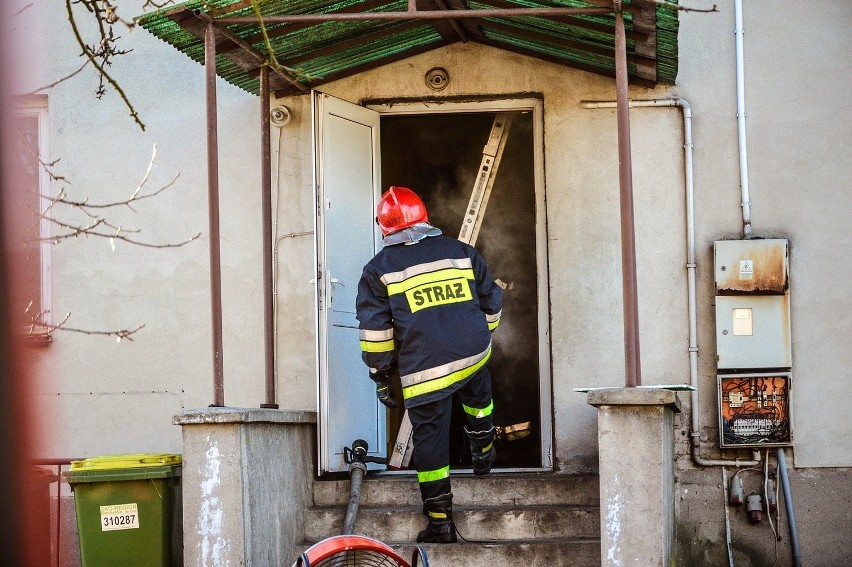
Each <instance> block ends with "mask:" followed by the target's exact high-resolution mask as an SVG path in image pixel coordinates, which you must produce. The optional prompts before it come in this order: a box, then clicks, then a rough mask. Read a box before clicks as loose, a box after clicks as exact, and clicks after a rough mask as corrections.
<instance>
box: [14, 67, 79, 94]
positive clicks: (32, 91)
mask: <svg viewBox="0 0 852 567" xmlns="http://www.w3.org/2000/svg"><path fill="white" fill-rule="evenodd" d="M89 63H91V61H89V60H88V59H86V60H85V61H83V64H82V65H80V67H79V68H78V69H77V70H76V71H74V72H73V73H70V74H68V75H65V76H64V77H62V78H61V79H57V80H55V81H53V82H52V83H50V84H49V85H45V86H43V87H39V88H37V89H33V90H31V91H30V92H28V93H25V94H23V95H22V96H32V95H34V94H37V93H40V92H42V91H47V90H50V89H52V88H53V87H55V86H56V85H58V84H60V83H64V82H65V81H67V80H68V79H70V78H72V77H74V76H75V75H77V74H78V73H80V71H82V70H83V69H85V68H86V65H88V64H89Z"/></svg>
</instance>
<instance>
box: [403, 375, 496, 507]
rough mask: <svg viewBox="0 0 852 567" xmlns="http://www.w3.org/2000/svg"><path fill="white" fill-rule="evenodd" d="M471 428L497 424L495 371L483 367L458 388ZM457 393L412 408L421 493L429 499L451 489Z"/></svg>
mask: <svg viewBox="0 0 852 567" xmlns="http://www.w3.org/2000/svg"><path fill="white" fill-rule="evenodd" d="M458 394H459V397H460V398H461V402H462V407H463V408H464V412H465V417H466V419H467V428H468V429H469V430H470V431H486V430H490V429H491V427H492V426H493V420H492V415H491V414H492V412H493V409H494V403H493V401H492V398H491V375H490V374H489V373H488V368H487V367H485V368H482V369H480V370H479V371H477V372H476V373H475V374H473V375H472V376H471V377H470V379H469V380H468V381H467V382H466V383H465V384H464V385H463V386H462V387H461V388H459V390H458ZM452 410H453V396H452V395H449V396H447V397H445V398H443V399H440V400H437V401H434V402H430V403H427V404H423V405H420V406H415V407H412V408H408V417H409V418H410V419H411V425H412V429H413V432H412V440H413V442H414V453H413V454H412V460H413V462H414V466H415V467H416V468H417V480H418V482H419V485H420V496H421V498H422V499H423V500H424V501H425V500H426V499H427V498H434V497H436V496H440V495H442V494H448V493H450V492H451V489H450V421H451V418H452V413H453V411H452Z"/></svg>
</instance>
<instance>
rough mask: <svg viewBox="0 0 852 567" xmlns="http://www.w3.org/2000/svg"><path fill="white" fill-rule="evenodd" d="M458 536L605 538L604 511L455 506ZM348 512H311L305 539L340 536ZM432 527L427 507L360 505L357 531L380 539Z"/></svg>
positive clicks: (407, 536) (409, 536)
mask: <svg viewBox="0 0 852 567" xmlns="http://www.w3.org/2000/svg"><path fill="white" fill-rule="evenodd" d="M453 508H454V509H453V521H454V522H455V524H456V528H457V530H458V532H459V533H460V534H461V535H463V536H464V537H465V538H467V539H469V540H498V541H502V542H509V541H514V540H519V539H520V540H536V539H558V538H599V537H600V519H599V515H600V512H599V509H598V508H597V507H594V506H553V505H550V506H517V505H515V506H512V507H491V506H488V507H484V506H476V507H459V506H455V505H454V507H453ZM345 513H346V510H345V508H329V507H323V508H312V509H310V510H306V512H305V539H306V541H308V542H317V541H320V540H322V539H325V538H327V537H330V536H332V535H336V534H339V533H340V531H341V529H342V527H343V518H344V515H345ZM425 525H426V518H425V517H424V516H423V513H422V511H421V507H420V506H417V507H413V506H407V507H390V506H385V507H381V508H374V507H363V506H362V507H359V509H358V516H357V520H356V522H355V530H354V533H356V534H359V535H365V536H368V537H371V538H374V539H378V540H379V541H384V542H388V541H410V542H414V541H416V540H417V533H418V532H419V531H420V530H422V529H423V528H424V527H425Z"/></svg>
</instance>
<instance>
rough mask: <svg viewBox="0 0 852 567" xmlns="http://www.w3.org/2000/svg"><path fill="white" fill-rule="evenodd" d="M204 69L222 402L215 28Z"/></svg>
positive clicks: (219, 399) (218, 400)
mask: <svg viewBox="0 0 852 567" xmlns="http://www.w3.org/2000/svg"><path fill="white" fill-rule="evenodd" d="M204 70H205V75H206V76H205V83H206V90H207V198H208V203H207V208H208V216H209V225H210V312H211V316H212V322H213V403H212V404H211V406H214V407H221V406H224V405H225V385H224V383H225V379H224V372H223V370H222V265H221V260H220V254H219V138H218V123H217V116H216V32H215V30H214V28H213V24H212V23H210V24H207V29H206V30H205V32H204Z"/></svg>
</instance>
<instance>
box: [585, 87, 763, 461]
mask: <svg viewBox="0 0 852 567" xmlns="http://www.w3.org/2000/svg"><path fill="white" fill-rule="evenodd" d="M580 104H581V106H582V107H583V108H615V107H616V102H615V101H582V102H581V103H580ZM630 107H632V108H654V107H660V108H667V107H678V108H680V109H681V113H682V115H683V152H684V159H683V165H684V179H685V189H684V192H685V193H686V242H687V246H686V248H687V250H686V274H687V288H688V302H689V307H688V312H689V383H690V385H691V386H692V390H691V391H690V408H691V409H690V413H691V417H692V422H691V427H690V429H691V431H690V439H691V454H692V460H693V461H694V462H695V464H696V465H699V466H704V467H708V466H727V465H733V466H736V467H744V466H755V465H757V464H758V463H759V462H760V452H759V451H754V452H753V457H754V458H753V459H752V460H749V461H741V460H739V459H735V460H733V461H728V460H712V459H704V458H702V457H701V451H700V445H701V415H700V414H701V412H700V409H699V408H700V406H699V404H698V302H697V299H696V295H697V294H696V287H697V285H696V274H695V271H696V258H695V256H696V245H695V183H694V174H693V164H692V156H693V152H692V148H693V144H692V107H691V106H690V105H689V102H688V101H687V100H686V99H684V98H665V99H646V100H631V101H630Z"/></svg>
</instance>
